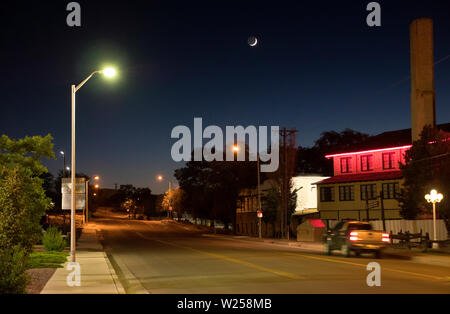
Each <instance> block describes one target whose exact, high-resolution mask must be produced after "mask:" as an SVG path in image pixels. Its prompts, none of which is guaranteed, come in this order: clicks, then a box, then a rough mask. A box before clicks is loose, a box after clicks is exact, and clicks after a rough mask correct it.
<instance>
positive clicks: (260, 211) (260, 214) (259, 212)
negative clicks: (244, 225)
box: [258, 210, 263, 218]
mask: <svg viewBox="0 0 450 314" xmlns="http://www.w3.org/2000/svg"><path fill="white" fill-rule="evenodd" d="M262 217H263V212H262V210H258V218H262Z"/></svg>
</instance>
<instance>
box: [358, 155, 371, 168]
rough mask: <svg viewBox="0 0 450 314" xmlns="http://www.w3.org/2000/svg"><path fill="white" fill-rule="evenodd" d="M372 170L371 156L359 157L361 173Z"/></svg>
mask: <svg viewBox="0 0 450 314" xmlns="http://www.w3.org/2000/svg"><path fill="white" fill-rule="evenodd" d="M371 170H373V156H372V155H365V156H361V171H371Z"/></svg>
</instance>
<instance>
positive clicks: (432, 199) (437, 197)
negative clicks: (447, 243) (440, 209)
mask: <svg viewBox="0 0 450 314" xmlns="http://www.w3.org/2000/svg"><path fill="white" fill-rule="evenodd" d="M443 198H444V196H443V195H442V194H441V193H438V192H437V191H436V190H434V189H433V190H431V191H430V194H427V195H425V199H426V200H427V202H428V203H433V233H434V235H433V248H437V247H438V244H437V242H436V241H437V237H436V203H439V202H440V201H442V199H443Z"/></svg>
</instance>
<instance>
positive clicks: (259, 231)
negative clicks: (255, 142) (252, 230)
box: [233, 145, 263, 239]
mask: <svg viewBox="0 0 450 314" xmlns="http://www.w3.org/2000/svg"><path fill="white" fill-rule="evenodd" d="M239 149H240V148H239V146H238V145H233V151H235V152H238V151H239ZM256 169H257V178H258V187H257V195H258V209H257V216H258V224H259V228H258V237H259V238H260V239H262V217H263V213H262V208H261V166H260V161H259V154H257V155H256Z"/></svg>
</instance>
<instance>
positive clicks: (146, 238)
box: [95, 217, 450, 294]
mask: <svg viewBox="0 0 450 314" xmlns="http://www.w3.org/2000/svg"><path fill="white" fill-rule="evenodd" d="M95 221H96V223H97V226H98V228H99V229H101V234H102V236H103V240H102V242H103V244H104V246H105V248H106V251H107V253H108V255H109V256H110V257H112V258H111V260H112V264H113V265H114V267H115V268H116V271H117V272H118V275H119V278H120V279H121V282H122V283H123V285H124V287H125V290H126V291H127V292H128V293H155V294H158V293H168V294H180V293H192V294H198V293H208V294H209V293H219V294H228V293H244V294H246V293H257V294H259V293H273V294H277V293H450V267H444V266H431V265H426V264H419V263H414V262H411V261H407V260H399V259H392V258H384V259H379V260H377V259H375V258H374V257H372V256H369V255H367V256H362V257H358V258H356V257H355V258H352V257H350V258H345V257H341V256H325V255H322V254H318V253H310V252H305V251H301V250H299V249H297V248H290V247H283V246H280V245H273V244H268V243H258V242H251V241H243V240H241V241H238V240H233V239H231V238H227V239H223V238H214V237H209V236H205V234H204V233H203V232H202V231H201V230H198V229H197V228H196V227H195V226H190V225H184V224H178V223H175V222H172V221H160V222H158V221H133V220H128V219H125V218H121V217H103V218H97V219H96V220H95ZM370 262H377V263H379V264H380V266H381V286H380V287H369V286H368V285H367V283H366V277H367V275H368V274H369V271H368V270H367V269H366V266H367V264H368V263H370Z"/></svg>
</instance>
